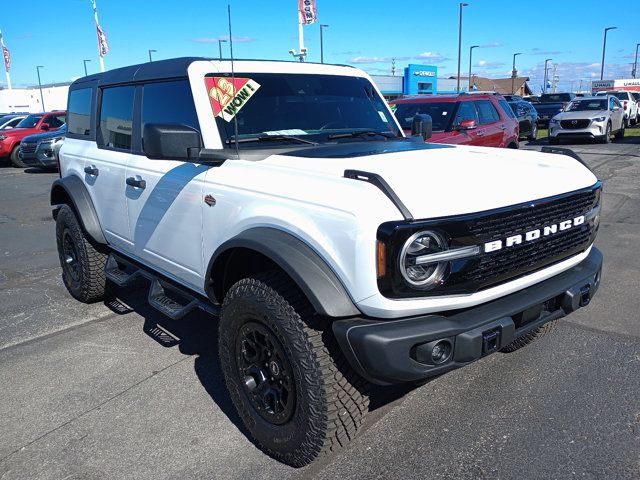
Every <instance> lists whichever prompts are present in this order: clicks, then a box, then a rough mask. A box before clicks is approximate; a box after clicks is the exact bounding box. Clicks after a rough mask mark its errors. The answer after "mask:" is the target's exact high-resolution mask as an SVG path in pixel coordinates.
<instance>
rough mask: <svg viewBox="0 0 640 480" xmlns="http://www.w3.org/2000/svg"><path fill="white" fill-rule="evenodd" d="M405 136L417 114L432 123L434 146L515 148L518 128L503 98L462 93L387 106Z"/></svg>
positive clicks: (516, 121) (403, 101) (410, 99)
mask: <svg viewBox="0 0 640 480" xmlns="http://www.w3.org/2000/svg"><path fill="white" fill-rule="evenodd" d="M389 103H390V105H392V107H391V108H395V115H396V118H397V119H398V122H400V125H401V126H402V128H403V129H404V130H405V132H408V133H410V132H411V121H412V120H413V117H414V115H416V114H420V113H422V114H427V115H430V116H431V119H432V120H433V135H432V137H431V138H430V139H429V140H428V141H429V142H433V143H450V144H456V145H478V146H482V147H507V148H518V136H519V125H518V120H517V118H516V116H515V115H514V113H513V110H511V107H510V106H509V104H508V103H507V101H506V100H505V99H504V98H503V97H502V95H498V94H493V93H471V94H468V93H461V94H460V95H434V96H419V97H411V98H403V99H401V100H394V101H392V102H389Z"/></svg>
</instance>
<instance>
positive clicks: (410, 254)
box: [400, 230, 449, 289]
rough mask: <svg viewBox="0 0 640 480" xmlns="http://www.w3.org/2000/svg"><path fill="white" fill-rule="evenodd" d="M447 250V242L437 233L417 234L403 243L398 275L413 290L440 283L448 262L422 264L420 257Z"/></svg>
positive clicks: (425, 232) (427, 231)
mask: <svg viewBox="0 0 640 480" xmlns="http://www.w3.org/2000/svg"><path fill="white" fill-rule="evenodd" d="M444 250H447V242H446V241H445V239H444V238H443V237H442V235H440V234H439V233H436V232H433V231H430V230H426V231H423V232H418V233H415V234H413V235H411V237H409V239H408V240H407V241H406V242H405V244H404V246H403V247H402V251H401V252H400V273H402V276H403V277H404V279H405V280H406V281H407V283H409V285H411V286H412V287H414V288H421V289H426V288H429V287H431V286H433V285H436V284H438V283H440V282H441V281H442V280H443V279H444V276H445V274H446V273H447V267H448V265H449V262H429V263H423V261H421V257H424V256H425V255H430V254H433V253H439V252H442V251H444Z"/></svg>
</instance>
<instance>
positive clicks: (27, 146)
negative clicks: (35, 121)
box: [20, 143, 36, 154]
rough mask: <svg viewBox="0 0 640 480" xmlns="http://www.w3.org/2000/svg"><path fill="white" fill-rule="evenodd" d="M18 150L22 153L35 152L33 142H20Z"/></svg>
mask: <svg viewBox="0 0 640 480" xmlns="http://www.w3.org/2000/svg"><path fill="white" fill-rule="evenodd" d="M20 151H21V152H22V153H27V154H31V153H35V152H36V144H35V143H22V144H20Z"/></svg>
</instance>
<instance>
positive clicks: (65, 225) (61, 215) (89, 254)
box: [56, 205, 107, 303]
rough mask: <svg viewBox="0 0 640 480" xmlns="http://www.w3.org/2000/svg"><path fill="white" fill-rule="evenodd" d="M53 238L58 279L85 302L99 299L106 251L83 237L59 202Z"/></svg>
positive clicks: (103, 292)
mask: <svg viewBox="0 0 640 480" xmlns="http://www.w3.org/2000/svg"><path fill="white" fill-rule="evenodd" d="M56 241H57V244H58V256H59V257H60V266H61V267H62V280H63V281H64V284H65V286H66V287H67V290H69V293H70V294H71V295H72V296H73V297H74V298H75V299H77V300H80V301H81V302H85V303H93V302H97V301H100V300H103V299H104V298H105V295H106V279H105V276H104V267H105V264H106V262H107V254H106V253H105V252H102V251H101V250H100V249H99V247H98V246H97V245H95V244H94V243H93V241H92V240H90V239H89V238H88V237H87V235H86V234H85V233H84V231H83V230H82V227H81V226H80V223H79V222H78V219H77V218H76V215H75V213H74V211H73V210H72V209H71V207H69V206H68V205H64V206H62V207H61V208H60V211H59V212H58V216H57V218H56Z"/></svg>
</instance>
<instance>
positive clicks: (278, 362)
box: [219, 272, 369, 467]
mask: <svg viewBox="0 0 640 480" xmlns="http://www.w3.org/2000/svg"><path fill="white" fill-rule="evenodd" d="M219 328H220V334H219V353H220V363H221V367H222V371H223V373H224V378H225V382H226V385H227V388H228V390H229V394H230V396H231V399H232V401H233V404H234V405H235V407H236V409H237V411H238V413H239V415H240V417H241V418H242V421H243V423H244V425H245V426H246V428H247V430H248V431H249V433H250V434H251V436H252V437H253V440H254V441H255V443H256V444H257V445H258V447H259V448H261V449H262V450H263V451H264V452H266V453H267V454H269V455H271V456H272V457H274V458H276V459H277V460H279V461H281V462H283V463H286V464H288V465H291V466H294V467H301V466H304V465H307V464H309V463H311V462H312V461H313V460H314V459H316V458H318V457H320V456H322V455H326V454H328V453H330V452H333V451H335V450H337V449H339V448H341V447H343V446H344V445H346V444H347V443H348V442H349V441H350V440H351V439H353V438H354V436H355V435H356V433H357V432H358V430H359V428H360V427H361V426H362V423H363V420H364V417H365V414H366V413H367V412H368V408H369V397H368V384H367V382H366V381H365V380H364V379H362V378H361V377H360V376H358V375H357V374H355V372H353V371H352V370H351V368H350V366H349V365H348V363H347V361H346V360H345V359H344V357H343V356H342V353H341V352H340V350H339V348H338V345H337V343H336V341H335V338H334V336H333V332H332V331H331V326H330V323H329V322H328V321H327V319H325V318H322V317H320V316H318V315H317V314H316V313H315V312H314V310H313V308H312V307H311V305H310V304H309V302H308V301H307V299H306V298H305V297H304V295H303V294H302V292H301V291H300V290H299V289H298V288H297V287H296V286H295V284H293V283H292V281H291V280H290V279H289V278H288V277H286V276H285V275H284V274H282V273H279V272H273V273H268V274H263V275H259V276H255V277H254V278H246V279H244V280H240V281H239V282H237V283H236V284H235V285H233V286H232V287H231V288H230V289H229V291H228V293H227V294H226V296H225V299H224V302H223V306H222V313H221V317H220V325H219Z"/></svg>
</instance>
